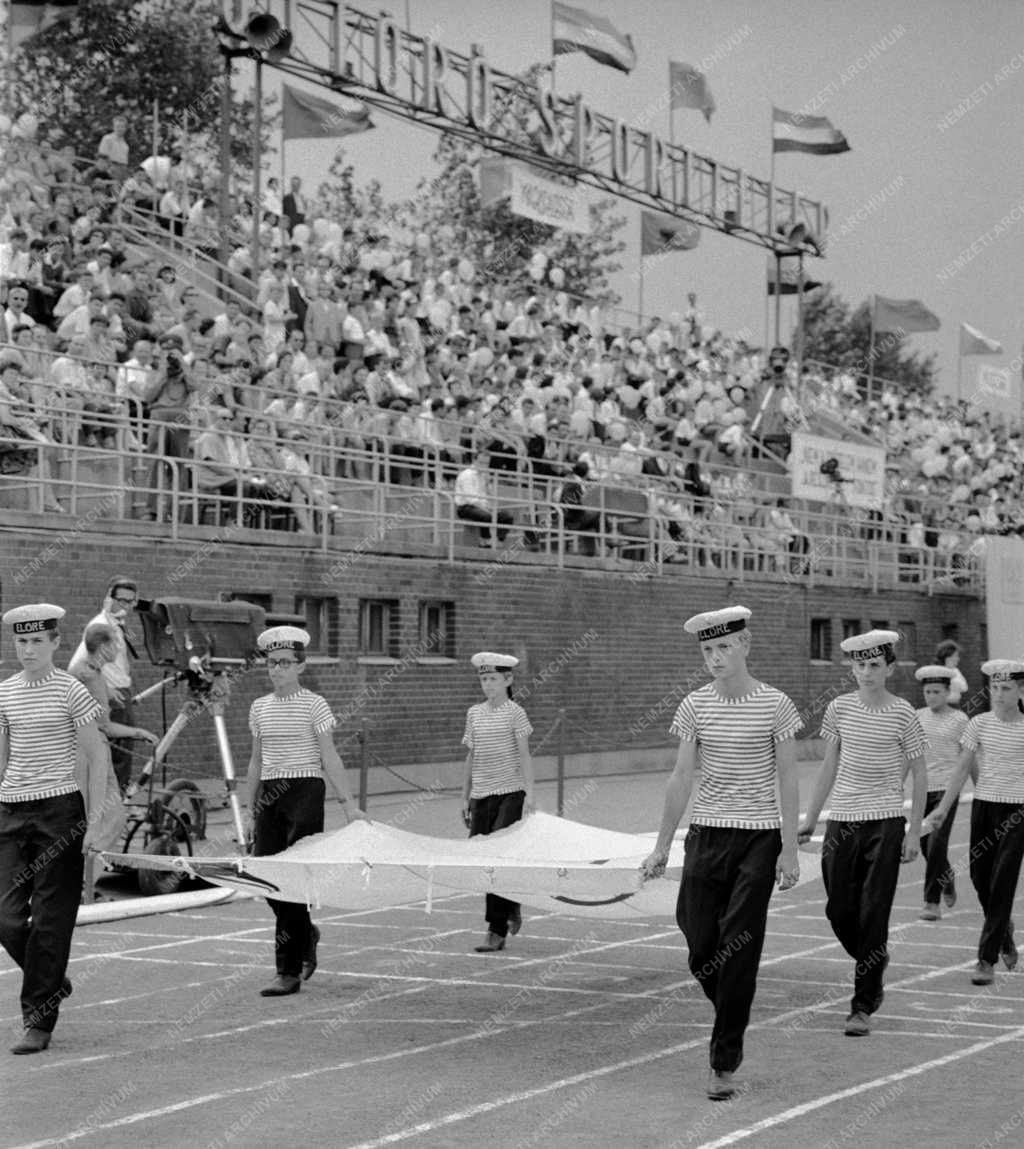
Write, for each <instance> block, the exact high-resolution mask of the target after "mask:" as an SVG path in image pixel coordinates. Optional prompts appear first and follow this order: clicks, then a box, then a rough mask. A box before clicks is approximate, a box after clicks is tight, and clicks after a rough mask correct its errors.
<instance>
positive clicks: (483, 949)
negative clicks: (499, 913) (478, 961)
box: [473, 930, 505, 954]
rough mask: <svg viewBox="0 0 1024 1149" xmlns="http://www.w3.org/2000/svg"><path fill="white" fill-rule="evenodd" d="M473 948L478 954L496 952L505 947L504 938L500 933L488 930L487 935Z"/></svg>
mask: <svg viewBox="0 0 1024 1149" xmlns="http://www.w3.org/2000/svg"><path fill="white" fill-rule="evenodd" d="M473 948H474V949H475V950H476V952H477V953H478V954H493V953H497V952H498V951H499V950H503V949H504V948H505V939H504V938H503V937H502V936H501V934H495V933H492V932H491V931H490V930H488V931H487V937H485V938H484V940H483V942H482V943H481V944H480V945H478V946H474V947H473Z"/></svg>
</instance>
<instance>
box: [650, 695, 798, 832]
mask: <svg viewBox="0 0 1024 1149" xmlns="http://www.w3.org/2000/svg"><path fill="white" fill-rule="evenodd" d="M802 726H803V721H802V720H801V718H800V715H799V714H798V713H797V709H796V707H795V706H794V705H793V702H792V701H791V699H790V698H789V696H788V695H786V694H783V693H782V691H781V690H776V689H775V687H774V686H769V685H768V684H767V683H766V682H759V683H758V684H757V686H756V687H755V688H754V689H753V690H752V691H751V692H750V693H749V694H746V695H744V696H743V697H742V698H723V697H722V696H721V695H720V694H719V693H718V691H717V690H716V689H715V685H714V683H708V685H707V686H702V687H701V688H700V689H699V690H695V691H693V693H692V694H688V695H687V696H686V697H685V698H684V699H683V701H682V702H681V703H680V704H679V707H678V709H677V710H676V713H675V717H674V718H673V719H672V726H671V728H670V729H671V732H672V733H673V734H675V735H677V736H678V738H679V740H680V741H681V742H695V743H696V744H697V751H698V765H699V766H700V781H699V782H698V785H697V796H696V798H695V799H694V803H693V810H692V813H691V815H690V822H691V824H694V825H701V826H724V827H729V828H733V829H741V830H774V829H778V828H779V827H781V825H782V818H781V815H780V813H779V798H778V788H777V785H776V777H777V775H776V768H775V746H776V744H777V743H779V742H782V741H784V740H785V739H787V738H793V737H795V735H796V733H797V731H798V730H799V729H800V728H801V727H802Z"/></svg>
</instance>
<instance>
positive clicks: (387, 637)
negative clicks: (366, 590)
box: [359, 598, 398, 658]
mask: <svg viewBox="0 0 1024 1149" xmlns="http://www.w3.org/2000/svg"><path fill="white" fill-rule="evenodd" d="M359 653H360V654H361V655H366V656H370V657H377V658H397V657H398V599H395V598H361V599H360V600H359Z"/></svg>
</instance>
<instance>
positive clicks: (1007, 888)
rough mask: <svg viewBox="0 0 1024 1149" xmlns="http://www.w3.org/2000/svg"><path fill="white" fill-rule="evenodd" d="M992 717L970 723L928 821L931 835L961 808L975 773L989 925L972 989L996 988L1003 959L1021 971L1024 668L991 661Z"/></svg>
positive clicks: (978, 847) (976, 840)
mask: <svg viewBox="0 0 1024 1149" xmlns="http://www.w3.org/2000/svg"><path fill="white" fill-rule="evenodd" d="M981 672H982V674H984V675H985V676H986V677H987V678H988V685H989V698H990V699H991V703H992V709H991V710H990V711H989V712H988V713H987V714H979V715H977V717H975V718H972V719H971V720H970V722H968V723H967V729H966V730H965V731H964V735H963V738H962V739H961V745H962V746H963V753H962V754H961V756H960V761H959V762H958V763H957V768H956V770H955V771H954V772H953V776H952V777H951V778H950V780H949V785H948V786H947V787H946V792H945V794H943V796H942V801H941V802H939V804H938V805H937V806H936V807H935V809H934V810H933V811H932V812H931V813H930V814H929V815H928V817H927V818H926V819H925V822H924V825H923V826H922V833H926V834H928V833H932V832H934V830H935V829H936V827H938V826H939V825H941V823H942V820H943V818H945V816H946V814H947V813H948V812H949V810H950V809H951V808H952V807H953V806H954V805H955V803H956V802H957V799H958V798H959V795H960V790H961V789H962V787H963V785H964V783H965V782H966V781H967V776H968V774H972V773H975V782H974V802H973V803H972V804H971V852H970V859H971V882H972V883H973V885H974V888H975V890H976V891H977V894H978V901H979V902H981V908H982V912H983V913H984V914H985V922H984V924H983V925H982V927H981V937H980V938H979V939H978V964H977V965H976V966H975V969H974V974H973V975H972V977H971V981H972V982H973V983H974V985H991V984H992V982H993V981H995V964H996V961H997V960H998V958H999V957H1000V956H1002V959H1003V964H1004V965H1005V966H1006V968H1007V969H1011V970H1012V969H1014V968H1015V966H1016V965H1017V946H1016V944H1015V943H1014V940H1013V921H1012V919H1011V917H1010V914H1011V911H1012V910H1013V899H1014V897H1015V896H1016V892H1017V879H1018V877H1019V876H1020V867H1021V859H1022V858H1024V714H1021V713H1020V709H1019V707H1018V703H1019V701H1020V700H1021V697H1022V692H1024V662H1017V661H1013V660H1011V659H992V660H990V661H989V662H985V663H983V664H982V667H981Z"/></svg>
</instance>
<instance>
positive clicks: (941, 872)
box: [921, 790, 959, 906]
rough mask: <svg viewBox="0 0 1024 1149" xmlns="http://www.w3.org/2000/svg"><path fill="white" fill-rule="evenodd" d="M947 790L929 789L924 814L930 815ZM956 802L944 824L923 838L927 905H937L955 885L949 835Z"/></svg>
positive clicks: (925, 898) (954, 816) (954, 818)
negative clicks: (950, 862)
mask: <svg viewBox="0 0 1024 1149" xmlns="http://www.w3.org/2000/svg"><path fill="white" fill-rule="evenodd" d="M944 793H945V790H929V791H928V798H927V801H926V802H925V807H924V816H925V817H926V818H927V817H928V815H929V814H930V813H931V812H932V810H934V809H935V807H936V806H937V805H938V804H939V803H940V802H941V801H942V795H943V794H944ZM958 805H959V803H958V802H954V803H953V805H952V806H950V808H949V813H948V814H947V815H946V819H945V821H944V822H943V823H942V825H941V826H940V827H939V828H938V829H937V830H935V831H933V832H932V833H931V834H925V836H924V837H923V838H922V839H921V853H922V854H924V857H925V868H924V900H925V903H926V904H927V905H932V906H936V905H938V904H939V898H941V897H942V895H943V894H944V893H945V892H946V890H951V889H953V887H954V884H955V883H954V874H953V868H952V867H951V866H950V864H949V835H950V833H951V831H952V829H953V823H954V821H956V808H957V806H958Z"/></svg>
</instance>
